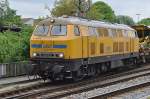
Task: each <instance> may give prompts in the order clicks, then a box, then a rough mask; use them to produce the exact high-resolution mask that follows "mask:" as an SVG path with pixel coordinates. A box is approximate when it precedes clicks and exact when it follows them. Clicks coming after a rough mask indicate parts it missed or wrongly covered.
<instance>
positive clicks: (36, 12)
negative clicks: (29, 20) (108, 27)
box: [9, 0, 150, 21]
mask: <svg viewBox="0 0 150 99" xmlns="http://www.w3.org/2000/svg"><path fill="white" fill-rule="evenodd" d="M54 1H55V0H9V3H10V7H11V8H13V9H15V10H17V14H18V15H21V16H22V17H33V18H38V17H39V16H46V15H48V11H47V10H46V9H45V4H47V5H48V6H49V7H50V8H52V7H53V4H54ZM96 1H104V2H106V3H107V4H109V5H110V6H111V7H112V9H113V10H114V11H115V14H116V15H129V16H131V17H133V18H134V20H135V21H137V19H138V18H137V15H136V14H141V15H140V19H142V18H147V17H150V0H93V2H96Z"/></svg>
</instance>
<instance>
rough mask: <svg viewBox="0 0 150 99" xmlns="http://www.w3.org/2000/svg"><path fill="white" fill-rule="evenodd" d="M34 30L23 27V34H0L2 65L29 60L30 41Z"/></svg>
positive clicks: (9, 32)
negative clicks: (3, 63)
mask: <svg viewBox="0 0 150 99" xmlns="http://www.w3.org/2000/svg"><path fill="white" fill-rule="evenodd" d="M32 31H33V28H32V27H29V26H23V29H22V31H21V32H18V33H16V32H11V31H6V32H4V33H0V63H2V62H15V61H23V60H27V59H28V58H29V40H30V36H31V34H32Z"/></svg>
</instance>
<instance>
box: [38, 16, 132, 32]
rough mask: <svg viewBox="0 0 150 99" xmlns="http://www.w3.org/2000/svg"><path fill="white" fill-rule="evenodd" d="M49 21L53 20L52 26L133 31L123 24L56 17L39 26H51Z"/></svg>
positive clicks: (44, 21) (42, 22)
mask: <svg viewBox="0 0 150 99" xmlns="http://www.w3.org/2000/svg"><path fill="white" fill-rule="evenodd" d="M51 20H55V22H54V23H53V24H64V25H66V24H75V25H85V26H91V27H104V28H112V29H124V30H134V29H133V28H131V27H129V26H128V25H124V24H117V23H115V24H112V23H108V22H103V21H95V20H87V19H83V18H79V17H57V18H48V19H45V20H43V21H41V22H40V23H39V24H52V23H51Z"/></svg>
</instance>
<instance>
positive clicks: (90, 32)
mask: <svg viewBox="0 0 150 99" xmlns="http://www.w3.org/2000/svg"><path fill="white" fill-rule="evenodd" d="M89 36H97V30H96V28H93V27H89Z"/></svg>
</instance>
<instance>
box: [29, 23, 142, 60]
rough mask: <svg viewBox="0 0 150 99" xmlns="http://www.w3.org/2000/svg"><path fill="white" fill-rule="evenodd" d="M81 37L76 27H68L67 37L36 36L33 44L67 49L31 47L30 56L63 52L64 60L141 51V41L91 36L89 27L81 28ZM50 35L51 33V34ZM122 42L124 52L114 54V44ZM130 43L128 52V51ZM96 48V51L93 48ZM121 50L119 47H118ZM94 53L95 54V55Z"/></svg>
mask: <svg viewBox="0 0 150 99" xmlns="http://www.w3.org/2000/svg"><path fill="white" fill-rule="evenodd" d="M79 29H80V36H75V35H74V25H67V30H68V31H67V36H50V35H48V36H35V35H34V34H33V35H32V37H31V40H30V42H31V44H30V45H32V44H47V45H57V44H58V45H61V44H62V45H67V48H63V49H62V48H61V49H58V48H32V46H30V56H31V58H32V54H33V53H38V52H61V53H64V59H79V58H88V57H96V56H106V55H116V54H125V53H133V52H138V51H139V39H138V38H132V37H129V36H130V35H131V34H130V33H129V34H128V37H119V35H117V37H104V35H103V36H89V35H88V27H87V26H80V25H79ZM49 34H50V33H49ZM114 42H118V43H120V42H122V43H123V47H124V49H123V51H122V52H113V43H114ZM127 42H128V44H129V45H128V50H127ZM100 44H103V45H104V52H103V53H100ZM92 47H94V49H93V48H92ZM118 49H119V47H118ZM93 53H94V54H93Z"/></svg>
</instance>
